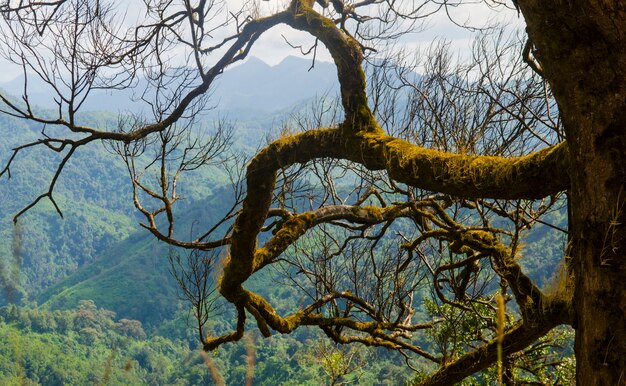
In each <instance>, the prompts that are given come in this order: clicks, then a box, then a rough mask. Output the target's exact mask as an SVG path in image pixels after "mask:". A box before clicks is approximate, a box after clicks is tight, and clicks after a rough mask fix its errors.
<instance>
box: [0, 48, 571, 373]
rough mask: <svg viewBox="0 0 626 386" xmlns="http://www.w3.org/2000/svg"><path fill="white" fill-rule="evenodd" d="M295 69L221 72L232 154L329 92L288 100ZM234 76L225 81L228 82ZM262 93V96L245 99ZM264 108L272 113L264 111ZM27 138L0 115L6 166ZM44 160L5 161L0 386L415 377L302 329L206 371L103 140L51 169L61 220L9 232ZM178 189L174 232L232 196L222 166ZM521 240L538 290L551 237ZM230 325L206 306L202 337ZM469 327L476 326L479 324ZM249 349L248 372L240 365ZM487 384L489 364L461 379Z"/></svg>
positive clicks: (94, 117)
mask: <svg viewBox="0 0 626 386" xmlns="http://www.w3.org/2000/svg"><path fill="white" fill-rule="evenodd" d="M259 66H262V67H263V70H264V71H266V72H269V75H268V76H267V77H265V78H263V82H262V84H260V85H259V87H258V88H257V87H253V88H252V90H255V93H248V94H243V93H244V91H245V90H249V88H246V87H243V86H242V85H243V84H246V85H247V86H249V84H248V83H249V82H250V81H252V79H255V77H253V76H252V75H250V74H255V73H256V72H257V71H258V70H259V69H258V68H257V67H259ZM307 66H308V62H307V61H304V60H298V59H295V58H290V59H288V60H286V61H285V62H283V63H282V64H281V65H280V66H278V67H279V68H275V69H274V70H273V71H275V72H276V74H280V76H279V75H275V78H273V77H272V76H273V75H272V74H274V72H273V71H272V70H271V69H269V68H268V67H267V66H266V65H265V64H264V63H262V62H260V61H258V60H254V59H253V60H250V61H249V63H246V64H243V65H242V66H240V67H238V68H236V69H234V70H233V75H231V77H230V78H229V77H227V76H225V78H224V80H223V82H224V83H226V84H227V85H228V87H225V88H224V89H225V90H229V93H228V94H225V95H222V96H221V99H220V98H217V100H220V101H221V102H220V103H222V102H223V105H224V106H225V107H226V108H225V110H224V111H222V112H221V113H225V114H227V115H228V116H229V117H233V116H234V117H237V119H236V120H233V127H234V129H233V137H232V141H233V143H234V151H233V152H234V153H242V154H252V152H253V151H254V150H255V149H254V148H253V147H251V146H252V144H255V143H258V142H259V141H263V140H264V139H263V138H265V137H266V136H269V137H276V136H279V135H280V130H281V128H282V126H283V124H284V123H285V122H288V121H290V120H291V121H293V120H294V119H295V118H294V116H295V115H299V116H306V115H307V114H308V113H309V109H310V108H311V107H310V106H311V104H312V103H313V101H314V100H319V98H320V97H322V96H323V94H324V93H325V92H326V91H328V90H331V91H332V84H331V85H328V84H325V83H323V82H320V81H319V79H317V80H316V78H312V83H311V84H309V85H308V86H307V88H305V89H306V90H308V91H311V90H313V91H314V92H315V93H314V94H311V95H304V94H301V93H297V92H296V91H297V90H300V89H299V88H293V87H290V84H289V77H288V76H286V75H285V74H287V75H288V73H289V71H300V70H302V71H304V70H306V69H307V68H308V67H307ZM324 66H325V65H324V64H323V63H322V65H321V67H322V70H320V71H326V72H322V74H325V75H323V76H322V78H324V77H325V78H329V77H330V78H332V76H328V70H329V69H328V68H327V67H324ZM318 67H320V66H319V65H318ZM330 70H331V71H332V68H330ZM246 74H248V75H246ZM235 80H236V81H237V82H239V83H230V84H229V83H228V82H235ZM279 80H280V81H279ZM247 82H248V83H247ZM237 84H240V86H239V87H237ZM270 84H271V88H270V87H269V85H270ZM309 86H310V87H309ZM313 86H317V87H313ZM262 89H265V90H267V91H268V92H269V94H267V93H266V94H263V93H262V92H261V91H259V90H262ZM316 94H317V96H316ZM325 98H326V100H325V102H319V103H329V104H330V102H328V100H329V99H331V97H329V96H325ZM42 100H43V99H42ZM242 100H243V101H246V103H245V104H243V106H245V108H243V107H237V106H240V105H239V104H237V103H236V102H237V101H242ZM255 101H258V102H259V103H257V104H254V102H255ZM268 101H272V102H271V103H269V104H268ZM263 103H265V104H263ZM101 105H103V106H109V107H111V108H115V107H116V106H113V105H108V104H107V103H105V102H102V103H101ZM271 106H274V107H276V106H278V107H279V108H275V109H274V110H271V109H270V107H271ZM117 107H119V106H117ZM237 108H239V110H237ZM221 113H220V112H218V111H214V112H210V113H209V114H208V115H207V116H206V120H205V121H203V122H202V125H203V127H205V128H206V130H208V131H209V132H210V130H211V127H212V125H214V124H215V123H216V122H217V120H218V118H219V116H220V114H221ZM117 116H118V115H117V113H116V112H113V111H97V112H96V111H92V112H85V113H83V115H81V119H83V120H84V121H85V122H89V123H91V124H93V125H100V126H106V125H114V124H115V122H116V119H117ZM41 131H42V127H41V126H39V125H36V124H32V123H25V122H24V121H20V120H18V119H16V118H11V117H7V116H5V115H2V116H0V155H1V157H0V161H3V162H5V161H6V157H8V155H9V154H10V149H11V148H12V147H14V146H16V145H17V144H20V143H25V142H28V141H30V140H33V139H35V138H38V137H39V136H41V135H42V134H41ZM53 161H54V160H51V159H50V158H46V157H43V156H42V155H41V154H39V152H38V151H37V150H33V151H31V153H29V155H28V157H21V158H20V159H18V160H17V162H16V163H15V165H14V166H13V168H12V174H13V175H14V176H15V177H12V179H11V180H10V181H9V183H6V181H3V182H2V184H0V221H1V222H0V258H1V260H0V264H1V266H0V267H1V274H2V278H3V280H2V282H3V283H4V284H3V285H4V288H3V291H2V294H1V295H2V302H3V305H5V307H4V308H2V310H1V312H2V317H3V322H2V323H1V324H0V336H1V337H2V338H0V341H2V342H3V346H2V347H0V369H2V372H1V373H2V376H3V378H0V383H1V382H5V383H9V384H10V383H19V382H25V381H26V380H27V379H28V380H30V381H31V382H34V383H33V384H43V385H51V384H88V383H94V384H111V385H113V384H119V385H130V384H133V385H134V384H150V385H165V384H177V385H197V384H211V382H214V381H215V380H214V379H213V378H212V377H211V375H210V372H209V369H210V368H211V367H212V366H214V367H215V368H216V369H218V370H219V372H220V373H221V374H223V376H224V378H225V380H226V384H232V385H238V384H243V383H244V379H245V376H246V371H248V367H250V366H252V368H254V379H255V383H254V384H259V385H278V384H281V385H306V384H310V385H317V384H320V382H328V383H330V382H331V381H332V379H333V377H338V378H337V379H339V378H341V377H343V378H342V379H347V380H353V381H356V382H360V383H361V384H367V385H374V384H378V385H396V384H400V383H401V382H404V381H406V382H410V381H411V380H412V379H413V378H414V377H415V374H416V373H415V372H413V371H412V370H411V369H410V368H408V367H407V366H405V365H404V363H403V362H404V358H403V357H402V356H400V355H399V354H398V353H395V352H390V351H387V350H384V349H380V348H379V349H368V348H365V347H358V348H354V347H348V346H345V347H344V346H341V345H339V346H333V345H331V344H330V343H324V342H323V341H321V340H319V335H318V334H319V333H318V332H313V331H312V330H306V329H304V330H298V333H296V334H291V335H288V336H287V335H286V336H282V335H281V336H274V337H272V338H270V339H262V338H261V337H260V336H259V335H258V334H253V336H254V338H253V341H252V343H250V342H248V343H246V342H240V343H238V344H234V345H231V346H226V347H224V348H220V349H219V350H217V352H216V353H215V354H211V353H210V354H209V358H210V359H209V361H210V362H211V363H212V364H211V365H208V366H207V363H206V361H207V359H206V358H204V359H203V357H202V356H201V355H200V353H199V351H198V350H197V343H198V338H197V335H196V334H197V332H196V331H195V330H194V328H192V325H193V317H192V313H191V311H190V305H189V304H188V302H186V301H185V300H184V299H182V298H181V293H180V290H179V288H178V284H177V282H176V280H175V279H174V278H173V276H172V273H171V266H170V261H169V259H168V257H171V256H173V255H175V254H176V253H183V252H181V251H178V250H177V249H175V248H174V247H171V246H168V245H167V244H165V243H162V242H159V241H158V240H156V239H155V238H154V237H153V236H152V235H151V234H150V233H149V232H147V231H146V230H144V229H142V228H140V227H139V226H138V222H139V221H140V220H141V218H140V217H139V216H138V213H137V211H136V210H135V209H134V207H133V204H132V192H131V190H130V189H131V185H130V184H129V182H128V178H129V177H128V172H127V170H126V169H125V166H124V164H123V162H121V160H120V159H119V157H118V156H117V155H115V154H112V152H111V149H110V148H109V147H107V146H106V144H105V143H98V144H95V145H92V146H89V147H87V148H85V149H81V151H80V152H79V153H78V154H77V155H76V157H74V158H72V159H71V161H70V163H69V164H68V165H67V167H66V170H65V171H64V172H63V174H62V175H61V178H60V180H59V182H58V185H57V188H56V190H55V199H56V202H57V203H58V206H59V209H60V210H61V211H62V212H63V217H61V216H59V214H58V213H57V211H56V209H55V208H54V207H53V205H52V204H50V203H45V204H43V205H38V206H37V207H35V208H34V209H33V210H31V211H29V212H28V213H27V214H26V215H25V216H23V217H22V218H20V220H19V221H18V223H17V225H13V223H12V217H13V216H14V215H15V214H16V213H18V212H19V211H20V210H21V209H22V208H23V207H24V205H26V204H27V203H29V202H30V201H31V200H32V199H33V198H35V197H36V196H37V195H39V194H41V193H42V192H41V189H45V187H46V181H48V180H49V179H50V178H51V175H52V173H53V165H54V162H53ZM346 180H348V181H349V178H346ZM181 189H182V191H183V192H184V194H183V195H184V200H183V201H180V202H179V203H178V204H177V207H176V214H177V217H178V220H177V221H179V224H181V227H179V228H178V230H177V232H178V234H180V235H186V234H191V233H193V232H194V231H195V229H198V228H202V227H203V226H206V225H209V224H212V223H215V222H216V221H217V220H219V219H220V218H221V216H223V215H224V213H225V210H227V208H229V207H230V206H231V205H232V201H233V197H234V196H233V191H232V187H231V186H230V184H229V181H228V178H227V176H226V175H225V174H224V172H223V171H222V170H220V169H217V168H211V167H206V168H201V169H199V170H198V171H196V172H194V173H193V174H191V175H190V176H189V177H187V178H186V179H185V180H184V181H181ZM337 189H338V190H339V191H341V192H343V193H345V194H347V192H349V190H350V189H351V187H350V186H349V184H346V185H344V186H342V185H338V186H337ZM564 217H565V214H564V212H563V210H557V211H554V212H553V213H552V214H551V215H550V218H549V219H548V220H547V221H548V222H549V223H551V224H557V225H559V226H564V225H565V222H566V219H565V218H564ZM228 225H229V224H228V223H226V224H224V226H228ZM194 227H195V228H194ZM524 240H525V241H524V244H523V246H522V254H523V256H524V257H523V259H522V260H521V263H522V265H523V266H524V267H525V268H526V269H527V270H528V273H529V275H530V276H531V277H532V278H533V279H535V280H536V281H537V282H540V283H545V284H546V285H548V283H549V281H550V280H551V277H552V276H553V274H554V271H555V269H556V266H557V265H558V264H559V263H560V254H559V251H560V250H561V249H562V247H563V243H564V236H563V234H562V233H561V232H558V231H555V230H554V229H552V228H549V227H547V226H544V225H541V224H539V225H537V226H536V227H535V228H533V230H532V231H531V232H529V233H528V235H527V236H526V238H525V239H524ZM277 284H278V285H277ZM248 285H249V286H250V288H252V289H253V290H255V291H256V292H258V293H259V294H261V295H262V296H264V297H265V298H266V299H269V300H270V301H271V302H272V303H273V304H275V305H276V307H277V309H278V310H279V311H285V312H287V311H289V312H292V311H293V310H297V309H298V308H299V307H301V306H302V302H303V301H304V299H302V298H298V297H297V295H296V294H297V291H296V288H294V287H293V285H294V283H292V282H290V280H289V274H288V272H284V271H283V272H281V270H280V269H276V270H273V271H269V272H267V273H264V274H263V275H259V276H256V277H254V278H253V279H251V280H250V282H249V283H248ZM489 290H490V291H495V288H490V289H489ZM448 311H450V310H447V311H446V310H443V309H439V308H438V307H437V306H435V305H434V304H431V305H428V304H424V305H422V306H421V307H420V308H419V309H418V310H417V312H419V313H423V314H424V315H429V316H436V315H437V314H438V313H442V312H448ZM450 312H451V311H450ZM233 320H234V315H233V312H232V310H230V309H229V308H227V307H221V308H220V307H219V306H218V307H216V308H215V311H214V313H213V314H212V315H211V319H210V322H209V329H210V331H211V333H212V334H216V335H220V334H223V333H226V332H227V331H229V330H231V329H232V328H233V327H234V326H233ZM469 323H470V324H471V323H475V324H476V327H475V328H480V326H481V323H482V322H481V321H480V320H473V321H471V322H469ZM470 328H474V327H470ZM445 331H446V330H445V328H444V326H442V328H441V329H440V330H435V331H433V333H432V335H430V336H429V337H428V338H426V339H424V340H422V341H421V342H420V344H422V345H423V346H424V347H426V348H429V347H432V346H434V345H436V344H437V342H438V339H439V338H438V336H437V334H445ZM559 334H562V338H561V341H560V344H563V348H561V347H552V346H550V345H546V346H542V347H541V348H540V350H553V351H551V353H553V354H554V355H557V354H561V353H570V350H571V348H570V344H571V336H570V335H568V333H567V332H559ZM249 346H253V350H252V351H250V350H249ZM538 350H539V349H538ZM251 352H252V353H253V354H251ZM251 355H253V356H254V358H255V362H254V365H249V364H247V357H248V356H251ZM8 358H16V359H15V361H11V360H9V359H8ZM348 358H349V360H348ZM570 365H571V363H570ZM412 367H413V368H415V369H418V370H423V371H427V370H430V367H429V366H428V365H424V364H423V363H412ZM567 371H568V370H567V368H565V369H564V370H563V374H560V373H557V374H556V375H547V374H544V376H545V377H546V379H549V378H550V377H553V379H561V378H567V377H568V376H570V375H571V374H569V373H567ZM342 372H344V373H345V374H340V373H342ZM494 376H495V375H494V371H493V370H489V371H488V372H486V373H484V374H482V375H480V376H479V377H478V378H477V379H478V380H469V381H468V382H469V383H468V384H474V383H475V382H486V380H487V379H493V377H494Z"/></svg>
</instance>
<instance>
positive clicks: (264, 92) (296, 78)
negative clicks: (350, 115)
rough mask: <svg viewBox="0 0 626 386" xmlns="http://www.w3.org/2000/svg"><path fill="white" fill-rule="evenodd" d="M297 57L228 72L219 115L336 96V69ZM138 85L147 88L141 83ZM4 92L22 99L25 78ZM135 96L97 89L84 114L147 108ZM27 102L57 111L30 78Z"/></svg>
mask: <svg viewBox="0 0 626 386" xmlns="http://www.w3.org/2000/svg"><path fill="white" fill-rule="evenodd" d="M311 64H312V62H311V60H310V59H304V58H299V57H294V56H289V57H287V58H285V59H284V60H283V61H282V62H280V63H279V64H277V65H275V66H269V65H268V64H266V63H265V62H263V61H261V60H260V59H258V58H255V57H251V58H249V59H248V60H247V61H246V62H244V63H243V64H241V65H238V66H235V67H232V68H230V69H228V70H226V71H225V72H224V74H222V75H221V76H220V77H219V78H218V79H217V81H216V84H215V86H214V87H213V94H212V96H211V102H210V104H211V105H213V106H215V107H216V111H220V112H222V113H224V112H225V113H228V112H233V111H237V112H241V111H248V112H263V113H265V114H267V113H271V112H275V111H279V110H283V109H285V108H288V107H290V106H292V105H294V104H297V103H298V102H302V101H304V100H307V99H310V98H313V97H316V96H323V95H330V96H335V95H338V93H339V91H338V90H339V86H338V81H337V76H336V70H335V66H334V64H332V63H328V62H319V61H317V62H315V66H314V67H313V68H312V67H311ZM138 83H139V85H141V84H142V83H143V81H142V80H139V81H138ZM0 89H3V90H5V91H6V92H7V93H8V94H9V95H13V96H16V97H18V98H19V99H21V95H22V94H23V91H24V76H19V77H17V78H15V79H13V80H11V81H9V82H0ZM135 94H136V91H133V90H131V89H125V90H114V91H107V90H94V91H93V92H92V93H91V94H90V95H89V97H88V99H87V100H86V101H85V103H84V105H83V106H82V107H81V111H83V112H86V111H109V112H110V111H120V110H121V111H128V110H131V111H137V110H138V109H140V108H142V107H143V108H144V109H145V108H147V106H146V104H145V103H143V102H141V101H137V99H138V98H137V95H135ZM28 98H29V101H30V102H31V104H34V105H39V106H41V107H44V108H51V107H54V100H53V99H52V93H51V89H50V86H48V85H47V84H46V83H44V82H43V81H42V80H41V79H39V78H38V77H36V76H29V78H28Z"/></svg>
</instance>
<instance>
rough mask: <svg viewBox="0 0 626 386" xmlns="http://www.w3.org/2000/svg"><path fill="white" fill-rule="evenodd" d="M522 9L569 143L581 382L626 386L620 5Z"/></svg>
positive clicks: (624, 40) (573, 3) (623, 5)
mask: <svg viewBox="0 0 626 386" xmlns="http://www.w3.org/2000/svg"><path fill="white" fill-rule="evenodd" d="M519 5H520V8H521V10H522V12H523V14H524V17H525V19H526V21H527V24H528V34H529V36H530V39H531V40H532V42H533V43H534V44H535V46H536V48H537V54H536V57H537V58H538V59H539V61H540V62H541V64H542V67H543V71H544V72H545V74H544V75H545V77H546V79H547V80H548V81H549V82H550V84H551V86H552V89H553V91H554V94H555V97H556V99H557V102H558V104H559V108H560V111H561V115H562V118H563V124H564V127H565V131H566V135H567V140H568V146H569V154H570V179H571V183H572V186H571V188H570V195H569V197H570V202H569V205H570V210H571V224H570V232H571V237H572V245H571V254H572V256H571V257H572V264H573V272H574V275H575V292H574V309H575V325H574V328H575V329H576V343H575V353H576V361H577V376H576V377H577V383H578V385H584V386H595V385H626V186H625V185H626V2H624V1H623V0H612V1H601V0H587V1H583V0H570V1H542V0H529V1H523V0H520V1H519Z"/></svg>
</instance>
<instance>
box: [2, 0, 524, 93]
mask: <svg viewBox="0 0 626 386" xmlns="http://www.w3.org/2000/svg"><path fill="white" fill-rule="evenodd" d="M406 1H407V2H408V1H411V0H406ZM133 2H137V3H135V4H138V5H139V6H141V4H142V1H139V0H131V1H129V2H122V3H121V4H123V5H122V7H124V6H125V7H127V10H128V11H127V12H128V16H127V19H131V18H133V17H136V16H137V15H138V12H137V11H136V9H139V8H135V7H134V6H133ZM281 2H284V0H269V1H259V0H256V4H257V6H258V11H259V12H260V14H268V13H269V12H271V11H272V10H276V8H277V7H279V6H280V4H279V3H281ZM470 2H471V3H474V4H468V5H463V6H461V7H456V8H451V9H450V14H451V16H452V17H453V18H454V20H455V21H456V22H458V23H464V24H468V25H470V26H472V27H483V26H485V25H486V24H488V23H490V22H491V23H492V22H500V23H504V24H506V25H513V26H521V25H522V24H523V20H521V18H519V17H518V16H517V14H516V12H514V11H510V10H506V9H500V10H499V11H497V10H493V9H490V8H489V7H487V6H485V5H484V4H483V3H482V2H480V1H478V2H476V1H472V0H469V1H468V3H470ZM242 3H243V1H242V0H227V2H226V6H227V7H228V8H229V9H231V10H235V9H239V7H240V6H241V4H242ZM246 4H254V3H253V2H250V1H247V2H246ZM501 8H502V7H501ZM121 10H122V11H123V10H124V9H123V8H122V9H121ZM133 15H134V16H133ZM427 25H428V28H427V29H426V30H424V31H422V32H419V33H415V34H410V35H407V36H405V37H403V39H402V44H404V45H405V46H406V47H407V48H409V49H412V50H418V49H419V48H420V47H426V46H428V45H429V44H430V43H431V42H432V41H433V40H434V39H437V38H443V39H446V40H447V41H449V42H450V45H451V47H452V48H453V49H454V50H456V51H458V52H459V53H461V54H463V53H464V52H465V53H467V52H468V51H469V47H470V44H471V41H472V37H473V33H472V32H471V31H469V30H468V29H464V28H460V27H458V26H456V25H455V24H454V23H452V22H451V21H450V20H449V18H448V16H447V15H446V14H445V13H443V12H439V13H438V14H436V15H433V16H431V17H430V18H429V19H428V24H427ZM281 35H285V36H287V37H288V38H289V41H290V42H291V43H293V44H302V45H303V46H310V45H311V43H312V42H313V38H312V37H310V36H308V35H306V34H304V33H301V32H298V31H293V30H291V29H290V28H288V27H286V26H278V27H276V28H274V29H272V30H270V31H268V32H266V33H265V34H263V36H262V37H261V38H260V39H259V40H258V41H257V42H256V43H255V45H254V48H253V50H252V52H251V56H255V57H258V58H260V59H261V60H263V61H265V62H266V63H268V64H270V65H274V64H277V63H279V62H280V61H281V60H282V59H283V58H285V57H286V56H288V55H299V51H298V50H296V49H293V48H291V47H290V46H289V45H287V44H286V43H285V41H284V39H283V37H282V36H281ZM317 57H318V60H324V61H330V55H329V54H328V53H327V52H326V51H325V49H323V48H320V49H319V50H318V56H317ZM18 75H20V69H19V68H16V67H14V66H11V65H10V64H9V63H7V62H5V61H4V60H0V82H5V81H8V80H11V79H13V78H15V77H16V76H18Z"/></svg>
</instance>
